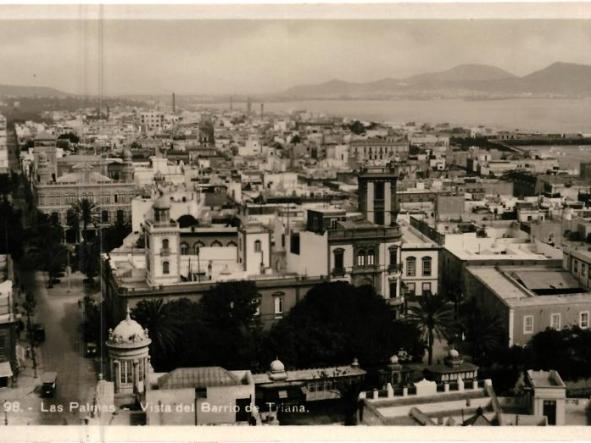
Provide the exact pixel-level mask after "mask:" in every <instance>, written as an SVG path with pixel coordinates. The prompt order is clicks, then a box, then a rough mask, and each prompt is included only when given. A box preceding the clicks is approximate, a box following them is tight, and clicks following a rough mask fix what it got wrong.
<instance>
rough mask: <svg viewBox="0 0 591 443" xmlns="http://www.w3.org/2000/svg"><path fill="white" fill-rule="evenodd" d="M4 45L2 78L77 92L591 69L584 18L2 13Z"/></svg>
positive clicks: (187, 90)
mask: <svg viewBox="0 0 591 443" xmlns="http://www.w3.org/2000/svg"><path fill="white" fill-rule="evenodd" d="M99 23H102V26H101V25H99ZM101 28H102V29H101ZM101 35H102V39H101V38H100V36H101ZM99 41H102V51H101V45H99ZM0 42H2V43H1V44H0V60H1V63H0V84H12V85H31V86H33V85H34V86H49V87H54V88H56V89H59V90H62V91H65V92H69V93H76V94H96V93H97V92H99V90H100V89H101V88H100V85H102V91H103V93H104V94H105V95H122V94H168V93H170V92H172V91H175V92H177V94H204V95H218V94H257V93H274V92H280V91H283V90H285V89H287V88H289V87H292V86H296V85H301V84H310V83H320V82H324V81H328V80H332V79H341V80H346V81H354V82H364V81H372V80H379V79H382V78H387V77H393V78H403V77H406V76H409V75H413V74H419V73H424V72H434V71H442V70H446V69H449V68H451V67H453V66H456V65H458V64H463V63H481V64H489V65H494V66H497V67H499V68H502V69H505V70H507V71H509V72H512V73H514V74H517V75H525V74H528V73H530V72H532V71H535V70H538V69H542V68H544V67H546V66H547V65H549V64H551V63H553V62H556V61H563V62H572V63H583V64H591V50H589V48H591V22H589V21H583V20H581V21H576V20H560V21H558V20H552V21H547V20H505V21H499V20H493V21H485V20H414V21H412V20H383V21H376V20H326V21H321V20H297V21H280V20H193V19H190V20H111V19H109V20H103V21H102V22H98V21H88V20H4V21H0ZM101 53H102V57H101V56H100V54H101ZM100 61H102V63H101V62H100ZM101 72H102V82H101V75H100V73H101Z"/></svg>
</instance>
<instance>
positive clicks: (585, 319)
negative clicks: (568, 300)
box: [579, 311, 589, 329]
mask: <svg viewBox="0 0 591 443" xmlns="http://www.w3.org/2000/svg"><path fill="white" fill-rule="evenodd" d="M579 327H580V328H581V329H587V328H588V327H589V311H585V312H579Z"/></svg>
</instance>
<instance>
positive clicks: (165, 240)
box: [162, 238, 168, 249]
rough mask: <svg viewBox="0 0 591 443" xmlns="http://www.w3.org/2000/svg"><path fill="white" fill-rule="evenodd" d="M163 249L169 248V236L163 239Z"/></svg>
mask: <svg viewBox="0 0 591 443" xmlns="http://www.w3.org/2000/svg"><path fill="white" fill-rule="evenodd" d="M162 249H168V239H167V238H165V239H163V240H162Z"/></svg>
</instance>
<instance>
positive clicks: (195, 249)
mask: <svg viewBox="0 0 591 443" xmlns="http://www.w3.org/2000/svg"><path fill="white" fill-rule="evenodd" d="M203 246H205V245H204V244H203V242H200V241H198V242H197V243H195V244H194V245H193V254H195V255H199V251H200V249H201V248H202V247H203Z"/></svg>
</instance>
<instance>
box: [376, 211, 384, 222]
mask: <svg viewBox="0 0 591 443" xmlns="http://www.w3.org/2000/svg"><path fill="white" fill-rule="evenodd" d="M374 223H375V224H376V225H383V224H384V211H375V212H374Z"/></svg>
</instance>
